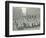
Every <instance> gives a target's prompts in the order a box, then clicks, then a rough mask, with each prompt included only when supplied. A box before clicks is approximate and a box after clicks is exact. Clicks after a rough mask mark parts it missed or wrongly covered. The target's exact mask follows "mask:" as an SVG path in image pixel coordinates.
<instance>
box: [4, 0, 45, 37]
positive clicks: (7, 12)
mask: <svg viewBox="0 0 46 38" xmlns="http://www.w3.org/2000/svg"><path fill="white" fill-rule="evenodd" d="M10 3H20V4H35V5H43V33H37V34H21V35H9V4H10ZM32 35H45V3H38V2H20V1H5V36H6V37H16V36H17V37H18V36H32Z"/></svg>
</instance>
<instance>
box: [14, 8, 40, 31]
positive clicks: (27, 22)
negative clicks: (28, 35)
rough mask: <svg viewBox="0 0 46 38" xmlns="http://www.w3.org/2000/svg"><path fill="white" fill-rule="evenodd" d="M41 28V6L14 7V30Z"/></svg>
mask: <svg viewBox="0 0 46 38" xmlns="http://www.w3.org/2000/svg"><path fill="white" fill-rule="evenodd" d="M39 29H40V8H31V7H13V31H17V30H18V31H19V30H39Z"/></svg>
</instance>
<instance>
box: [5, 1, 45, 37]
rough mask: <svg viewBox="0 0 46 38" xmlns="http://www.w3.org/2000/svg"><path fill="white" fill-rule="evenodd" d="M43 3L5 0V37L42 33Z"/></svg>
mask: <svg viewBox="0 0 46 38" xmlns="http://www.w3.org/2000/svg"><path fill="white" fill-rule="evenodd" d="M44 10H45V4H44V3H33V2H32V3H31V2H15V1H13V2H12V1H10V2H9V1H6V10H5V11H6V25H5V26H6V28H5V29H6V37H11V36H13V37H14V36H26V35H44V31H45V29H44V26H45V24H44V23H45V21H44V14H45V12H44Z"/></svg>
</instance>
